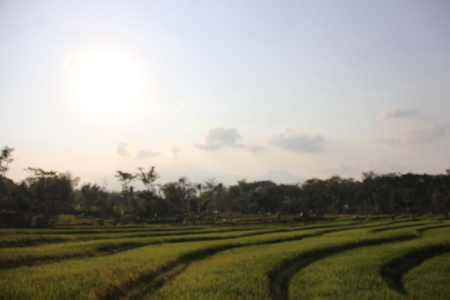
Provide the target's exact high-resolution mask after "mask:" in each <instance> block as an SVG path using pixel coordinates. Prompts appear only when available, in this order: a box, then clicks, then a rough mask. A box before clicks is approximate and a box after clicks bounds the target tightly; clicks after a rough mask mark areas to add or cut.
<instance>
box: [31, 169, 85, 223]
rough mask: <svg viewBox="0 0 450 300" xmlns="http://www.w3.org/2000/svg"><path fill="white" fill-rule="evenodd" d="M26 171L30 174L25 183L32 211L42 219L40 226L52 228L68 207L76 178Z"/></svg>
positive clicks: (52, 172) (59, 174)
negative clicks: (29, 195)
mask: <svg viewBox="0 0 450 300" xmlns="http://www.w3.org/2000/svg"><path fill="white" fill-rule="evenodd" d="M27 171H29V172H30V173H31V174H32V176H30V177H28V178H27V179H26V181H27V183H28V187H29V189H30V190H31V192H32V197H33V199H34V204H33V209H34V210H35V212H36V213H37V214H38V215H39V216H40V217H41V218H42V224H41V225H42V226H45V227H47V226H53V225H54V224H55V223H56V222H57V221H58V219H59V216H60V214H61V213H63V212H64V211H65V210H67V209H68V208H69V207H70V205H71V202H72V199H73V197H72V191H73V188H74V187H75V186H76V185H77V183H78V178H72V175H71V174H70V173H57V172H55V171H44V170H42V169H38V168H28V169H27Z"/></svg>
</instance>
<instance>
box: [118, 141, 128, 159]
mask: <svg viewBox="0 0 450 300" xmlns="http://www.w3.org/2000/svg"><path fill="white" fill-rule="evenodd" d="M127 146H128V145H127V144H126V143H120V144H119V145H118V146H117V150H116V152H117V153H119V155H120V156H130V153H128V151H127Z"/></svg>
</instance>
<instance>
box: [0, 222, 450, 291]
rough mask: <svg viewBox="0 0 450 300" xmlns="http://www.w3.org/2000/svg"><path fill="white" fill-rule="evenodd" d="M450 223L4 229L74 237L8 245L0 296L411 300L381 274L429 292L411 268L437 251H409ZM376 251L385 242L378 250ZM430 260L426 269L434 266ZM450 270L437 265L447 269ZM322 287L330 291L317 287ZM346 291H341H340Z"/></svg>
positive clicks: (1, 255) (439, 239) (15, 234)
mask: <svg viewBox="0 0 450 300" xmlns="http://www.w3.org/2000/svg"><path fill="white" fill-rule="evenodd" d="M448 225H450V223H443V222H437V221H436V220H431V219H430V220H422V221H406V222H405V221H395V222H392V221H391V220H389V219H384V220H369V221H367V220H361V219H360V220H354V219H352V220H349V219H347V220H336V221H333V222H330V221H327V222H323V223H315V224H310V225H303V224H301V225H294V226H291V225H273V224H272V225H261V224H252V225H246V226H241V225H239V226H206V225H200V226H161V225H158V226H129V227H113V228H106V230H105V231H102V230H101V229H100V228H98V227H91V228H89V227H83V228H78V227H77V228H74V229H72V230H71V229H70V228H58V229H54V230H43V231H42V234H40V231H26V230H24V231H21V230H14V231H13V230H11V231H8V230H2V232H1V233H0V241H2V239H4V240H5V239H6V240H8V239H9V238H10V239H14V238H18V239H22V240H23V241H25V240H26V236H29V237H30V240H33V239H35V240H39V238H43V239H45V238H46V237H48V235H50V236H52V237H55V236H62V237H63V238H67V239H68V241H70V242H64V241H62V242H59V243H53V244H41V245H38V246H24V247H9V248H0V298H1V299H287V298H288V296H290V297H291V298H292V299H303V298H304V297H305V296H308V295H309V296H311V298H318V299H319V298H320V297H325V296H326V295H328V296H329V298H333V297H334V298H333V299H339V297H340V298H345V295H347V298H346V299H352V297H353V299H356V298H358V299H370V297H371V295H378V296H380V295H381V296H382V297H385V298H376V297H375V296H373V297H372V298H373V299H404V298H405V297H406V296H405V295H402V294H401V293H399V291H398V290H396V289H395V285H393V286H389V284H388V283H387V282H388V281H389V280H391V279H392V278H394V277H395V276H391V277H389V276H387V277H386V276H385V277H383V276H382V275H381V272H380V270H381V269H383V268H384V269H383V270H394V274H400V278H404V279H405V280H406V279H407V280H406V283H405V286H404V288H405V290H406V291H407V292H406V294H407V295H418V296H417V297H415V298H418V299H420V297H422V296H420V295H422V294H420V292H421V291H416V290H414V289H412V288H411V286H412V287H415V286H419V284H418V283H417V282H420V278H421V276H420V274H416V275H415V276H412V277H408V276H410V274H415V273H414V272H415V270H416V269H418V268H420V267H425V266H427V264H428V263H431V264H432V262H433V260H434V258H432V256H430V255H429V253H430V251H425V252H426V253H428V254H427V255H428V256H424V259H423V260H422V261H421V262H423V263H422V264H421V265H420V266H419V267H417V263H416V262H414V263H412V264H410V265H409V268H408V269H407V270H406V271H405V269H402V268H401V267H397V266H398V265H402V264H400V263H399V262H400V261H402V259H403V260H405V261H407V262H411V261H412V260H410V259H408V255H410V254H408V253H411V251H408V249H409V250H411V249H416V248H417V247H418V248H417V249H419V248H420V249H435V248H433V247H437V245H439V244H442V243H444V244H446V241H447V237H446V236H448V231H449V230H450V228H449V227H442V226H448ZM435 227H442V228H440V229H438V228H435ZM431 228H433V229H431ZM416 229H421V230H419V231H416ZM71 232H72V233H73V234H71ZM422 232H423V233H422ZM141 234H142V235H141ZM70 237H72V238H73V239H72V240H71V239H70ZM84 238H86V239H87V240H82V239H84ZM31 244H33V242H31ZM408 245H416V246H414V247H416V248H408V247H409V246H408ZM402 247H403V248H402ZM427 247H428V248H427ZM371 249H378V250H375V251H374V253H372V252H370V250H371ZM349 253H350V254H351V255H348V256H346V254H349ZM364 253H365V254H364ZM435 254H436V253H435ZM441 256H442V255H441ZM444 256H445V255H444ZM444 256H442V257H444ZM356 257H359V260H357V261H356V262H354V263H353V265H352V264H348V263H344V262H345V261H347V260H348V261H351V259H352V258H356ZM322 264H324V265H322ZM346 265H347V267H348V268H345V266H346ZM367 266H369V267H367ZM447 266H448V264H447ZM358 267H359V269H358ZM430 268H432V267H429V268H428V269H425V271H422V273H423V272H426V273H427V274H432V272H430V270H429V269H430ZM317 270H323V271H322V272H320V271H317ZM446 270H447V272H448V269H445V268H442V269H441V271H437V272H438V273H439V272H440V273H439V274H441V276H442V274H445V273H443V272H445V271H446ZM407 271H409V273H407ZM388 273H389V272H388ZM333 274H334V276H333ZM405 274H406V275H405ZM447 274H448V273H447ZM433 276H437V275H433ZM305 278H306V279H307V280H309V281H305ZM333 278H334V279H333ZM336 278H337V279H336ZM386 278H387V279H386ZM397 278H398V276H397ZM333 280H338V281H333ZM339 280H341V281H339ZM342 280H344V281H345V280H347V283H348V285H349V286H351V285H352V284H353V283H354V282H356V283H357V286H362V287H364V285H366V288H365V289H363V288H354V290H355V289H356V290H357V291H359V294H358V293H356V294H355V292H354V291H353V294H352V292H351V291H350V292H349V291H348V290H347V289H346V285H344V284H342V282H344V281H342ZM393 281H395V280H393ZM373 282H377V284H379V285H378V286H382V287H383V291H385V292H386V295H393V296H392V297H393V298H389V297H388V296H386V295H384V294H380V293H377V292H375V291H374V290H371V288H370V287H374V286H377V285H373ZM303 283H308V284H310V285H308V284H303ZM350 283H351V284H350ZM289 284H290V285H289ZM353 285H354V284H353ZM297 287H298V289H299V291H298V292H297ZM442 290H445V289H442ZM318 291H319V292H320V291H322V294H314V293H317V292H318ZM336 291H338V292H340V294H333V293H334V292H336ZM362 291H366V292H365V293H364V292H362ZM318 295H319V296H320V297H318ZM324 295H325V296H324ZM336 295H337V296H336ZM355 295H356V296H355ZM395 297H397V298H395ZM325 298H326V297H325ZM422 298H423V297H422Z"/></svg>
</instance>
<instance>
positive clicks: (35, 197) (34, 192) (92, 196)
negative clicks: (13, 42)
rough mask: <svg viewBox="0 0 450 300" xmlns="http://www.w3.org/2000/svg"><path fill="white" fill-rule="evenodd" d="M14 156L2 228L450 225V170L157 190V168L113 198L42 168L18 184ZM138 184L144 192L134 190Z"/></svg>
mask: <svg viewBox="0 0 450 300" xmlns="http://www.w3.org/2000/svg"><path fill="white" fill-rule="evenodd" d="M13 150H14V149H12V148H9V147H4V149H3V150H2V154H1V156H0V179H1V185H0V193H1V194H0V196H1V197H0V210H1V211H2V213H3V214H9V215H8V216H9V217H10V219H12V221H11V220H10V221H9V222H6V221H5V220H6V219H7V218H1V219H0V220H1V223H0V226H2V227H27V226H28V227H29V226H40V227H50V226H53V225H54V224H56V222H58V220H59V217H60V215H61V214H69V215H84V216H90V217H91V223H92V222H95V223H97V224H107V223H108V224H118V223H123V224H128V223H134V224H155V223H167V222H171V223H172V222H177V223H184V224H187V223H189V224H214V223H218V222H220V223H224V222H225V223H232V222H234V219H233V218H236V216H239V217H240V219H242V218H241V216H242V215H253V216H255V217H256V218H254V219H257V220H258V222H260V221H264V222H292V221H297V222H300V221H304V222H307V221H310V220H317V219H321V218H323V217H324V216H325V215H356V216H357V217H359V216H365V217H367V216H368V215H377V216H380V215H387V214H388V215H391V216H392V217H393V218H395V217H398V216H402V215H403V216H409V217H410V218H411V219H414V218H416V217H417V216H420V215H425V214H441V215H442V216H443V217H444V218H446V219H448V218H449V209H450V169H449V170H447V171H446V174H445V175H443V174H439V175H427V174H422V175H419V174H411V173H408V174H399V173H390V174H381V175H378V174H375V173H374V172H364V173H363V174H362V175H363V176H362V180H361V181H357V180H355V179H353V178H341V177H339V176H333V177H331V178H329V179H326V180H321V179H309V180H306V181H305V182H303V183H301V184H300V183H299V184H292V185H286V184H275V183H274V182H272V181H255V182H246V181H245V180H241V181H238V182H237V184H236V185H231V186H229V187H226V186H224V185H223V184H221V183H216V181H215V180H214V179H209V180H207V181H206V182H205V183H203V184H199V183H192V182H190V181H189V179H188V178H186V177H182V178H180V179H179V180H178V181H176V182H168V183H166V184H163V185H155V181H156V180H157V179H158V178H159V175H158V174H157V173H156V170H155V167H154V166H152V167H151V168H150V169H149V170H146V169H144V168H138V171H139V172H137V173H129V172H123V171H120V170H118V171H117V174H116V177H117V179H118V180H119V181H120V182H121V185H122V191H121V192H111V191H107V190H106V189H105V188H104V187H100V186H98V185H97V184H91V183H84V184H82V185H81V187H80V188H78V189H75V187H76V186H77V183H78V182H79V179H78V178H73V177H72V176H71V174H70V173H59V172H56V171H45V170H42V169H39V168H28V169H27V170H28V171H29V172H30V176H29V177H28V178H26V179H25V180H24V181H22V182H19V183H15V182H14V181H13V180H11V179H9V178H7V177H6V172H7V171H8V168H9V164H10V163H11V162H12V161H13V158H12V152H13ZM138 179H139V180H141V181H142V183H143V184H144V186H145V189H144V190H141V191H136V190H135V189H134V187H133V182H134V181H135V180H138ZM11 214H17V215H19V214H20V215H21V216H23V217H22V218H21V219H20V220H18V217H17V216H16V218H13V217H12V216H10V215H11ZM92 218H93V220H94V221H92ZM69 222H70V219H69ZM87 223H89V222H87Z"/></svg>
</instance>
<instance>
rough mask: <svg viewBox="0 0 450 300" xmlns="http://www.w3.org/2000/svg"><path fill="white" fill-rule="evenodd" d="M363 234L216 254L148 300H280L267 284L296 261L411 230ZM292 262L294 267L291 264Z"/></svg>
mask: <svg viewBox="0 0 450 300" xmlns="http://www.w3.org/2000/svg"><path fill="white" fill-rule="evenodd" d="M366 231H367V230H366V229H356V230H349V231H346V234H345V235H335V236H333V235H328V234H326V235H323V236H317V237H311V238H305V239H302V240H300V241H292V242H281V243H276V244H268V245H264V247H261V246H259V245H257V246H249V247H242V248H236V249H231V250H227V251H223V252H220V253H218V254H216V255H213V256H211V257H208V258H206V259H203V260H201V261H199V262H195V263H193V264H191V265H190V266H189V267H188V268H187V269H186V271H185V272H183V273H181V274H180V275H179V276H177V277H176V278H174V279H173V280H172V281H170V283H168V284H166V285H164V286H163V287H162V288H161V289H160V290H158V291H156V293H154V294H153V295H149V296H148V299H212V298H215V299H272V298H273V299H282V298H280V297H279V295H276V294H274V292H273V291H272V286H277V284H278V283H274V284H271V281H275V280H276V279H277V278H276V276H274V278H271V277H272V276H273V275H275V274H277V275H279V273H278V270H281V269H285V268H286V267H289V266H290V265H292V263H293V262H294V261H295V262H296V263H297V262H299V261H302V262H303V263H305V264H308V263H311V262H312V261H314V260H316V259H320V258H322V257H321V256H320V255H317V254H318V253H320V252H323V253H326V252H327V251H330V250H329V249H331V250H332V252H334V251H344V250H346V249H349V248H356V247H359V246H362V245H365V244H377V243H383V242H384V243H385V242H393V241H396V240H399V239H403V240H404V239H412V238H415V237H417V233H416V232H415V231H414V230H411V229H400V230H397V231H396V232H383V233H369V234H366ZM293 258H295V259H294V261H293Z"/></svg>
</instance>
